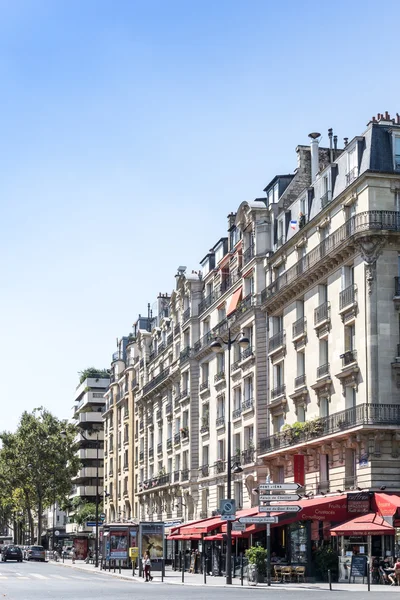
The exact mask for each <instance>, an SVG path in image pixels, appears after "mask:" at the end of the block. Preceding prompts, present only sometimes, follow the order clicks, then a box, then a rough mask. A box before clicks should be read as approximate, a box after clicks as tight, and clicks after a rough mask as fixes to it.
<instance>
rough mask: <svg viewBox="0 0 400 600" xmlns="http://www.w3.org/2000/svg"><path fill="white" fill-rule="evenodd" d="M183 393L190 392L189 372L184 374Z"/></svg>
mask: <svg viewBox="0 0 400 600" xmlns="http://www.w3.org/2000/svg"><path fill="white" fill-rule="evenodd" d="M182 391H183V392H188V391H189V371H185V372H184V373H182Z"/></svg>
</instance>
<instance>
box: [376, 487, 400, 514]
mask: <svg viewBox="0 0 400 600" xmlns="http://www.w3.org/2000/svg"><path fill="white" fill-rule="evenodd" d="M374 500H375V505H376V509H377V512H379V514H380V515H382V516H383V517H393V516H394V515H395V514H396V513H397V511H398V510H399V509H400V496H396V495H395V494H382V493H381V492H375V494H374Z"/></svg>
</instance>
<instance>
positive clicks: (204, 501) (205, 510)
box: [201, 463, 209, 514]
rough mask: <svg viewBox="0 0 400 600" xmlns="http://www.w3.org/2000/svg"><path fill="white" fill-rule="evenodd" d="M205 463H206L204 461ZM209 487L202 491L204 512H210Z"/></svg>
mask: <svg viewBox="0 0 400 600" xmlns="http://www.w3.org/2000/svg"><path fill="white" fill-rule="evenodd" d="M203 464H204V463H203ZM208 495H209V492H208V488H205V489H203V490H202V491H201V510H202V512H203V513H206V514H207V512H208Z"/></svg>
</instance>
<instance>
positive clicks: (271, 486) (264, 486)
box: [258, 483, 302, 491]
mask: <svg viewBox="0 0 400 600" xmlns="http://www.w3.org/2000/svg"><path fill="white" fill-rule="evenodd" d="M301 487H302V486H301V485H300V484H299V483H260V485H259V486H258V488H259V490H263V491H264V490H272V491H274V490H277V491H278V490H293V491H295V490H298V489H299V488H301Z"/></svg>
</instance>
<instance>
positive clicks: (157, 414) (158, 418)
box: [156, 408, 162, 421]
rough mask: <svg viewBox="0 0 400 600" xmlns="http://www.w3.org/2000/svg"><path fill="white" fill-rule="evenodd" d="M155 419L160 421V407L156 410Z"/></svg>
mask: <svg viewBox="0 0 400 600" xmlns="http://www.w3.org/2000/svg"><path fill="white" fill-rule="evenodd" d="M156 420H157V421H161V420H162V411H161V409H160V408H159V409H158V410H157V412H156Z"/></svg>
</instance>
